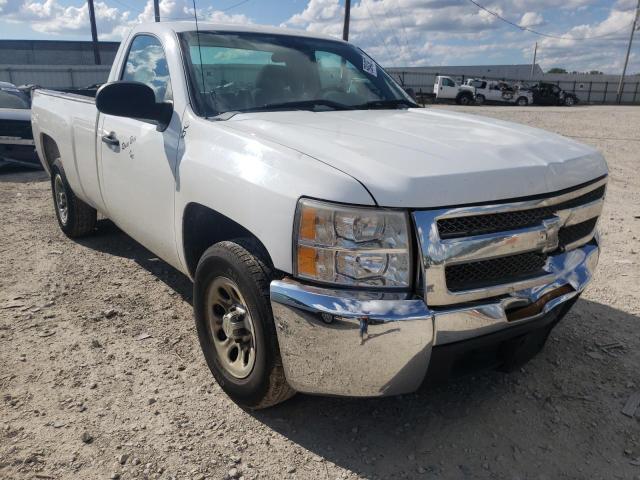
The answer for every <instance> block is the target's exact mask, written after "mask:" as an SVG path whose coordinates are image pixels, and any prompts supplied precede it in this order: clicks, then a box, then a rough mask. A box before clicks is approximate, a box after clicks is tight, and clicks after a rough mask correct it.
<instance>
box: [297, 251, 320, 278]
mask: <svg viewBox="0 0 640 480" xmlns="http://www.w3.org/2000/svg"><path fill="white" fill-rule="evenodd" d="M298 274H301V275H307V276H309V277H312V278H313V277H315V276H316V274H317V271H316V249H315V248H312V247H305V246H302V245H300V246H298Z"/></svg>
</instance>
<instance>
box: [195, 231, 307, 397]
mask: <svg viewBox="0 0 640 480" xmlns="http://www.w3.org/2000/svg"><path fill="white" fill-rule="evenodd" d="M257 250H258V249H257V248H255V246H254V245H253V243H252V242H250V241H248V240H245V239H238V240H234V241H225V242H220V243H217V244H215V245H213V246H212V247H210V248H209V249H208V250H206V251H205V252H204V254H203V255H202V257H201V259H200V261H199V262H198V267H197V269H196V275H195V282H194V287H193V291H194V295H193V307H194V312H195V321H196V328H197V331H198V338H199V340H200V346H201V348H202V352H203V354H204V357H205V360H206V362H207V365H208V366H209V369H210V370H211V373H212V374H213V376H214V378H215V379H216V381H217V382H218V384H219V385H220V387H221V388H222V389H223V390H224V391H225V393H226V394H227V395H229V397H231V399H232V400H233V401H234V402H236V403H237V404H239V405H240V406H242V407H246V408H250V409H260V408H266V407H271V406H273V405H276V404H277V403H280V402H283V401H285V400H287V399H288V398H290V397H291V396H293V395H294V394H295V391H294V390H293V389H291V387H289V385H288V383H287V381H286V378H285V375H284V369H283V367H282V360H281V358H280V350H279V348H278V339H277V335H276V329H275V323H274V320H273V314H272V312H271V304H270V301H269V283H270V281H271V278H272V273H271V269H270V268H269V267H268V266H267V264H266V263H265V262H264V261H263V260H262V258H260V255H259V254H256V252H257Z"/></svg>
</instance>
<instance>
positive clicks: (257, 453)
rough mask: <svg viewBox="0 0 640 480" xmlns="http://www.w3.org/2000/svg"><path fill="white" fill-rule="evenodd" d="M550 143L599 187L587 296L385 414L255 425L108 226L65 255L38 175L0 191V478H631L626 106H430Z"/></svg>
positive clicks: (310, 407)
mask: <svg viewBox="0 0 640 480" xmlns="http://www.w3.org/2000/svg"><path fill="white" fill-rule="evenodd" d="M432 108H451V109H456V110H465V111H468V112H470V113H474V114H483V115H489V116H493V117H498V118H503V119H508V120H513V121H517V122H522V123H526V124H530V125H533V126H536V127H541V128H545V129H549V130H553V131H556V132H558V133H561V134H563V135H567V136H571V137H574V138H577V139H579V140H581V141H584V142H586V143H589V144H592V145H594V146H596V147H597V148H599V149H600V150H601V151H602V152H603V153H604V154H605V156H606V158H607V160H608V162H609V166H610V169H611V181H610V184H609V191H608V198H607V203H606V207H605V212H604V215H603V217H602V221H601V223H600V230H601V233H602V244H603V254H602V256H601V259H600V266H599V271H598V274H597V276H596V279H595V281H594V282H593V284H592V285H591V286H590V287H589V288H588V290H587V291H586V293H585V294H584V295H583V297H582V299H581V300H580V301H579V302H578V303H577V304H576V306H575V307H574V309H573V311H572V313H570V314H569V315H568V316H567V317H566V319H565V320H564V322H562V323H561V324H560V325H559V326H558V327H557V328H556V329H555V330H554V333H553V334H552V337H551V339H550V341H549V342H548V344H547V346H546V348H545V349H544V350H543V352H542V353H541V354H540V355H539V356H537V357H536V358H535V359H534V360H533V361H532V362H531V363H530V364H528V365H527V366H526V368H524V369H522V370H521V371H519V372H516V373H513V374H509V375H506V374H502V373H497V372H486V373H481V374H478V375H475V376H472V377H466V378H463V379H459V380H456V381H452V382H450V383H448V384H445V385H442V386H439V387H436V388H431V389H423V390H421V391H420V392H418V393H417V394H414V395H408V396H403V397H398V398H388V399H375V400H353V399H335V398H319V397H310V396H305V395H298V396H296V397H294V398H293V399H292V400H290V401H288V402H286V403H285V404H283V405H281V406H279V407H276V408H273V409H270V410H267V411H260V412H246V411H243V410H242V409H240V408H238V407H237V406H235V405H234V404H233V403H232V402H230V401H229V400H228V399H227V397H226V396H225V395H224V394H223V393H222V392H221V390H220V388H219V387H218V386H217V385H216V384H215V383H214V382H213V381H212V377H211V376H210V373H209V371H208V369H207V367H206V365H205V362H204V360H203V358H202V355H201V353H200V349H199V346H198V342H197V338H196V335H195V329H194V325H193V320H192V312H191V305H190V301H191V284H190V282H189V281H188V280H187V279H186V278H185V277H184V276H182V275H181V274H179V273H177V272H176V271H175V270H173V269H172V268H171V267H169V266H168V265H166V264H165V263H164V262H162V261H160V260H158V259H157V258H155V257H154V256H153V255H152V254H151V253H149V252H148V251H147V250H145V249H144V248H142V247H141V246H139V245H138V244H137V243H135V242H134V241H133V240H131V239H130V238H129V237H127V236H126V235H124V234H123V233H121V232H120V231H119V230H118V229H117V228H115V227H114V226H113V225H112V224H111V223H110V222H109V221H107V220H103V221H101V222H100V223H99V231H98V232H97V234H96V235H95V236H93V237H91V238H87V239H84V240H82V241H80V242H73V241H71V240H69V239H67V238H66V237H65V236H64V235H63V234H62V233H61V232H60V230H59V229H58V226H57V224H56V222H55V218H54V213H53V208H52V202H51V200H50V193H49V184H48V182H47V179H46V177H45V176H43V174H41V173H33V172H21V171H12V172H6V171H5V172H4V173H0V204H1V205H2V206H3V209H4V210H3V211H4V212H5V213H4V215H3V217H4V219H5V220H4V221H3V226H2V229H1V230H0V391H1V392H2V399H1V401H0V429H1V431H0V478H3V479H14V478H15V479H26V478H28V479H32V478H39V479H94V478H95V479H108V478H123V479H128V478H163V479H169V478H174V477H175V478H181V479H182V478H186V479H204V478H216V479H220V478H229V477H233V478H242V477H244V478H246V479H251V478H298V479H310V478H314V479H315V478H319V479H331V480H332V479H337V478H338V479H339V478H390V479H394V478H419V479H422V478H429V479H433V478H465V479H467V478H468V479H475V478H479V479H484V478H487V479H550V480H551V479H582V478H584V479H587V478H588V479H600V478H601V479H612V478H620V479H640V409H639V410H638V411H637V412H636V415H635V417H634V418H632V417H629V416H626V415H624V414H623V413H622V412H621V411H622V409H623V408H624V406H625V404H626V403H627V400H628V399H629V398H630V397H631V396H632V395H634V394H638V393H640V322H639V320H640V268H639V262H640V260H639V258H640V254H639V251H640V241H638V239H639V238H640V174H639V170H640V154H639V153H638V152H640V108H638V107H626V108H625V107H610V106H602V107H600V106H594V107H586V106H579V107H575V108H536V107H528V108H516V107H468V108H464V109H463V108H458V107H432Z"/></svg>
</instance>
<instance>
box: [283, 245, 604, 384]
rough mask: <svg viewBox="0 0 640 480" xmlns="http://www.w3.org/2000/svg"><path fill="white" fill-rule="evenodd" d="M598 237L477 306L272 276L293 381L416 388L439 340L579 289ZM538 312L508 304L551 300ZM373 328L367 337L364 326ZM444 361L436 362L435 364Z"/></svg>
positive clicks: (504, 323)
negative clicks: (532, 280) (528, 281)
mask: <svg viewBox="0 0 640 480" xmlns="http://www.w3.org/2000/svg"><path fill="white" fill-rule="evenodd" d="M598 254H599V249H598V244H597V240H595V239H594V240H593V241H592V242H591V243H588V244H586V245H583V246H582V247H580V248H576V249H574V250H571V251H568V252H566V253H563V254H560V255H556V256H554V258H553V261H552V262H551V263H550V265H549V275H548V276H545V278H546V279H547V282H546V283H545V284H544V285H538V286H534V287H532V288H528V289H523V290H519V291H516V292H511V293H510V294H508V295H507V296H505V297H502V298H501V299H499V300H494V301H488V302H485V303H482V304H480V305H474V306H468V305H467V306H464V307H461V306H458V307H455V306H450V307H442V308H429V307H428V306H427V304H426V303H425V301H424V299H422V298H416V297H410V296H407V295H405V294H391V293H384V294H382V293H371V292H368V293H367V292H360V291H351V290H329V289H325V288H319V287H313V286H309V285H305V284H301V283H298V282H296V281H294V280H291V279H285V280H281V281H280V280H277V281H273V282H272V283H271V306H272V309H273V315H274V319H275V323H276V330H277V335H278V342H279V345H280V353H281V356H282V362H283V366H284V370H285V374H286V377H287V380H288V382H289V384H290V385H291V387H292V388H294V389H295V390H297V391H299V392H305V393H314V394H325V395H346V396H356V397H361V396H363V397H372V396H382V395H396V394H401V393H407V392H412V391H414V390H415V389H416V388H418V386H419V385H420V384H421V383H422V381H423V380H424V378H425V374H426V372H427V368H428V367H429V360H430V357H431V351H432V348H433V347H434V346H438V345H443V344H447V343H451V342H458V341H461V340H466V339H470V338H473V337H477V336H480V335H485V334H487V333H491V332H495V331H498V330H502V329H508V328H511V327H513V326H516V325H522V324H524V323H526V322H535V321H536V320H537V319H540V318H542V317H544V316H545V315H547V314H549V313H550V312H551V311H552V310H555V309H556V308H557V307H559V306H560V305H562V304H564V303H565V302H567V301H569V300H570V299H572V298H574V297H575V296H576V295H578V294H579V293H580V292H582V290H584V288H585V287H586V285H587V284H588V283H589V281H590V280H591V277H592V274H593V271H594V269H595V267H596V264H597V262H598ZM564 286H569V287H570V288H566V289H565V290H566V291H567V293H564V294H562V295H560V296H553V295H551V298H552V299H551V300H549V301H547V302H546V303H544V304H543V306H542V307H541V309H540V310H539V311H538V312H536V313H535V314H534V315H531V316H528V317H526V318H521V319H518V320H512V321H509V320H508V315H509V313H508V312H509V311H510V310H512V309H514V308H518V307H519V306H523V305H531V304H534V303H536V302H539V301H540V302H544V301H545V299H546V298H548V297H549V294H550V293H551V292H554V291H557V289H558V288H560V287H564ZM361 329H362V330H366V331H367V332H366V334H365V335H364V336H363V338H362V340H361V336H360V332H361ZM436 367H437V366H436Z"/></svg>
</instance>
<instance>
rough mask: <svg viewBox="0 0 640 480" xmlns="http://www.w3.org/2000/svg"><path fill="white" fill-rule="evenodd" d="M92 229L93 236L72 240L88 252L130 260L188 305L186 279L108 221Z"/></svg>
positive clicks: (188, 286)
mask: <svg viewBox="0 0 640 480" xmlns="http://www.w3.org/2000/svg"><path fill="white" fill-rule="evenodd" d="M96 228H97V231H96V234H95V235H92V236H89V237H84V238H79V239H76V241H77V242H78V243H79V244H81V245H84V246H85V247H87V248H91V249H92V250H96V251H99V252H103V253H107V254H109V255H116V256H118V257H123V258H128V259H130V260H133V261H134V262H136V263H137V264H138V265H140V266H141V267H142V268H144V269H145V270H147V271H148V272H149V273H151V274H153V275H154V276H155V277H156V278H158V279H159V280H160V281H162V282H163V283H165V284H166V285H167V286H168V287H170V288H171V289H172V290H174V291H175V292H176V293H177V294H179V295H180V296H181V297H182V299H183V300H185V301H186V302H188V303H189V304H191V300H192V283H191V280H189V278H188V277H187V276H185V275H184V274H183V273H182V272H179V271H178V270H176V269H175V268H173V267H172V266H171V265H169V264H168V263H166V262H165V261H164V260H161V259H159V258H158V257H157V256H156V255H155V254H154V253H152V252H150V251H149V250H147V249H146V248H145V247H143V246H142V245H140V244H139V243H138V242H136V241H135V240H134V239H133V238H131V237H130V236H128V235H127V234H126V233H124V232H123V231H122V230H120V229H119V228H118V227H117V226H116V225H115V224H114V223H113V222H112V221H111V220H108V219H101V220H98V224H97V227H96Z"/></svg>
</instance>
